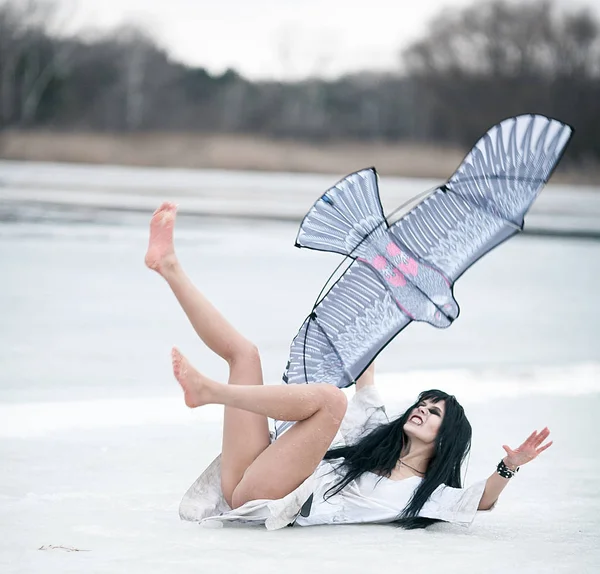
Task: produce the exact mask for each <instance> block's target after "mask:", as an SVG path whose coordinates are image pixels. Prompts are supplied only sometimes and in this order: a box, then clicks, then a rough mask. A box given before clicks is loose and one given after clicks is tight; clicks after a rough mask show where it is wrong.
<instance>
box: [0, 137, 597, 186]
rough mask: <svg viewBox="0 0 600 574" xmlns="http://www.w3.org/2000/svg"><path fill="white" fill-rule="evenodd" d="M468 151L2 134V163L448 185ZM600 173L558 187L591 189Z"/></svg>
mask: <svg viewBox="0 0 600 574" xmlns="http://www.w3.org/2000/svg"><path fill="white" fill-rule="evenodd" d="M466 151H467V150H464V149H459V148H449V147H441V146H433V145H421V144H411V143H395V144H390V143H387V144H382V143H354V142H352V143H350V142H337V143H327V144H325V143H321V144H310V143H306V142H298V141H291V140H289V141H281V140H273V139H268V138H262V137H255V136H243V135H204V134H186V133H144V134H104V133H62V132H40V131H38V132H19V131H13V132H4V133H3V134H0V157H1V158H3V159H16V160H31V161H53V162H76V163H91V164H117V165H132V166H157V167H184V168H209V169H234V170H235V169H243V170H259V171H289V172H310V173H337V174H339V173H350V172H352V171H355V170H357V169H361V168H363V167H368V166H375V167H376V168H377V170H378V171H379V173H381V174H382V175H397V176H405V177H431V178H436V179H440V178H441V179H446V178H447V177H448V176H449V175H450V174H451V173H452V172H453V171H454V170H455V168H456V167H457V166H458V164H459V163H460V161H461V160H462V158H463V156H464V154H465V152H466ZM599 172H600V170H599V169H598V167H597V166H593V167H590V168H589V169H587V170H586V172H585V173H582V172H581V170H578V171H577V172H576V173H562V174H558V175H557V176H556V177H555V178H554V180H555V181H556V180H561V181H569V182H575V183H593V182H594V181H595V182H598V181H599V180H600V177H599Z"/></svg>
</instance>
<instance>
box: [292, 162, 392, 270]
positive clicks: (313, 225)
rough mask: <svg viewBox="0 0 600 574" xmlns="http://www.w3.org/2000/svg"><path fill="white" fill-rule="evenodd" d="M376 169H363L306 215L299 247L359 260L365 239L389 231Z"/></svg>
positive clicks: (335, 187) (363, 249)
mask: <svg viewBox="0 0 600 574" xmlns="http://www.w3.org/2000/svg"><path fill="white" fill-rule="evenodd" d="M387 228H388V225H387V221H386V219H385V217H384V215H383V209H382V207H381V200H380V199H379V190H378V186H377V173H376V171H375V168H369V169H363V170H361V171H357V172H355V173H352V174H350V175H349V176H347V177H345V178H344V179H342V180H341V181H340V182H339V183H337V184H336V185H335V186H333V187H332V188H331V189H328V190H327V191H326V192H325V193H324V194H323V195H322V196H321V197H320V198H319V199H318V200H317V202H316V203H315V204H314V205H313V206H312V208H311V209H310V211H309V212H308V213H307V214H306V216H305V218H304V220H303V221H302V224H301V225H300V231H299V232H298V237H297V238H296V247H308V248H310V249H317V250H319V251H334V252H336V253H341V254H342V255H350V256H352V257H355V258H356V257H358V256H360V255H363V254H364V253H363V252H365V250H366V248H367V245H366V243H367V242H365V240H366V239H367V238H371V239H374V235H377V234H384V233H385V232H386V231H387Z"/></svg>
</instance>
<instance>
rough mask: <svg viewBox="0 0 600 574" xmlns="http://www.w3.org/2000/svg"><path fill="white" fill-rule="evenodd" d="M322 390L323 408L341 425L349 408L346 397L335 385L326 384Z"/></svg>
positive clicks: (322, 386)
mask: <svg viewBox="0 0 600 574" xmlns="http://www.w3.org/2000/svg"><path fill="white" fill-rule="evenodd" d="M320 388H321V392H322V393H323V408H324V409H325V410H326V411H327V412H328V413H329V414H330V415H331V417H332V418H333V419H334V420H335V421H337V422H339V423H341V422H342V419H343V418H344V415H345V414H346V409H347V408H348V399H347V397H346V395H345V394H344V392H343V391H342V390H341V389H338V388H337V387H335V386H333V385H329V384H325V383H324V384H322V385H321V387H320Z"/></svg>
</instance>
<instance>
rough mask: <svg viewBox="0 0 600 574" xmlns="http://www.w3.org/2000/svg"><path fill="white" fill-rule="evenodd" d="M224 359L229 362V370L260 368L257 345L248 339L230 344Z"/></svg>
mask: <svg viewBox="0 0 600 574" xmlns="http://www.w3.org/2000/svg"><path fill="white" fill-rule="evenodd" d="M225 360H226V361H227V362H228V363H229V368H230V370H232V371H233V370H234V369H235V370H240V369H245V370H248V369H250V370H256V369H259V370H260V369H261V363H260V354H259V352H258V347H257V346H256V345H255V344H254V343H251V342H250V341H246V340H244V341H242V342H238V343H236V344H235V345H231V347H230V348H229V349H228V354H227V356H226V357H225Z"/></svg>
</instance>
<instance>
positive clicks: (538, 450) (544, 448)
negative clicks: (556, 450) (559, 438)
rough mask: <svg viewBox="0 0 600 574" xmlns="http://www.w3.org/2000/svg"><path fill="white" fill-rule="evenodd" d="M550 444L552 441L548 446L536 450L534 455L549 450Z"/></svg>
mask: <svg viewBox="0 0 600 574" xmlns="http://www.w3.org/2000/svg"><path fill="white" fill-rule="evenodd" d="M552 442H553V441H550V442H549V443H548V444H545V445H544V446H542V447H540V448H538V449H537V451H536V453H537V454H540V453H541V452H544V451H545V450H546V449H547V448H550V447H551V446H552Z"/></svg>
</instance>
